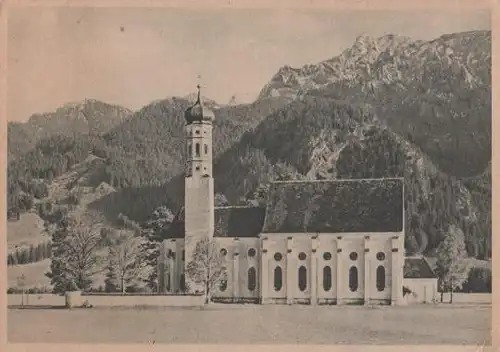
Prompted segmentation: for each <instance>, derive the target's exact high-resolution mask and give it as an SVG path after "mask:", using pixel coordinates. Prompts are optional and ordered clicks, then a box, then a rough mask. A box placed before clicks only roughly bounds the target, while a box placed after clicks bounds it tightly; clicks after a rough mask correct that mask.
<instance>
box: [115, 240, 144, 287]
mask: <svg viewBox="0 0 500 352" xmlns="http://www.w3.org/2000/svg"><path fill="white" fill-rule="evenodd" d="M140 244H141V242H140V239H139V238H138V237H135V236H134V235H133V234H131V233H129V232H127V231H122V232H121V233H120V235H119V236H118V239H117V241H116V244H115V245H114V246H113V247H111V248H110V249H109V255H110V258H109V259H110V260H109V263H110V265H111V268H110V269H111V270H113V271H114V272H115V274H116V278H117V280H118V281H119V287H120V289H121V291H122V293H124V292H125V289H126V284H128V283H130V282H131V281H132V280H133V279H137V278H138V276H139V275H140V272H141V270H142V266H141V265H140V262H139V258H140V254H141V246H140Z"/></svg>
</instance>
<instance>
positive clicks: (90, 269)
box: [64, 218, 102, 290]
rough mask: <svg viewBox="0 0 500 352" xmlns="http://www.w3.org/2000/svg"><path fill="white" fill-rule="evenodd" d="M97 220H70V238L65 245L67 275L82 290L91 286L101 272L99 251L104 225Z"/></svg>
mask: <svg viewBox="0 0 500 352" xmlns="http://www.w3.org/2000/svg"><path fill="white" fill-rule="evenodd" d="M96 220H97V221H95V222H93V223H89V222H87V221H85V219H83V218H73V219H70V226H68V232H69V236H68V237H67V238H66V241H65V245H64V251H65V261H66V268H67V274H68V276H69V278H70V279H71V280H72V281H73V282H74V283H75V284H76V286H77V287H78V288H80V289H82V290H84V289H86V288H88V287H89V286H90V284H91V283H92V277H93V276H94V275H95V274H97V273H98V272H99V268H98V266H99V265H98V264H99V257H98V255H97V249H98V246H99V244H100V241H101V231H100V230H101V227H102V224H101V223H100V221H98V220H99V219H96Z"/></svg>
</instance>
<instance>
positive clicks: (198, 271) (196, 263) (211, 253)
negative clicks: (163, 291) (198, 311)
mask: <svg viewBox="0 0 500 352" xmlns="http://www.w3.org/2000/svg"><path fill="white" fill-rule="evenodd" d="M186 275H187V278H188V279H189V281H192V282H194V283H195V284H196V285H200V286H202V287H203V289H204V291H205V303H206V304H207V303H210V300H211V297H212V294H213V292H214V289H215V288H216V287H217V285H218V284H220V283H221V282H222V281H224V280H227V272H226V269H225V267H224V259H223V256H222V254H221V253H220V249H219V246H218V245H217V242H216V241H215V240H214V239H212V238H203V239H201V240H200V241H198V242H197V243H196V247H195V249H194V252H193V257H192V260H191V261H190V262H189V263H188V265H187V268H186Z"/></svg>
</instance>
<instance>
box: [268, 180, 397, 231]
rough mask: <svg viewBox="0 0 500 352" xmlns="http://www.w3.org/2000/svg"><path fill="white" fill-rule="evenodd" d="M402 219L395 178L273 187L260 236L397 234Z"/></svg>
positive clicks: (302, 182) (288, 182)
mask: <svg viewBox="0 0 500 352" xmlns="http://www.w3.org/2000/svg"><path fill="white" fill-rule="evenodd" d="M403 217H404V214H403V179H400V178H391V179H389V178H386V179H349V180H347V179H346V180H324V181H286V182H275V183H273V184H272V185H271V190H270V192H269V198H268V202H267V213H266V218H265V223H264V228H263V231H262V232H264V233H300V232H328V233H341V232H400V231H402V230H403Z"/></svg>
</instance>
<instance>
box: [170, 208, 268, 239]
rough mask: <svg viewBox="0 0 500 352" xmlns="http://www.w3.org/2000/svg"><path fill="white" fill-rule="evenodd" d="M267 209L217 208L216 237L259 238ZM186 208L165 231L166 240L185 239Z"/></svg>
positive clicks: (215, 215)
mask: <svg viewBox="0 0 500 352" xmlns="http://www.w3.org/2000/svg"><path fill="white" fill-rule="evenodd" d="M265 214H266V209H265V208H260V207H238V206H230V207H216V208H215V209H214V217H215V219H214V237H257V236H258V235H259V234H260V233H261V232H262V225H263V224H264V216H265ZM184 221H185V220H184V208H182V209H181V210H180V211H179V212H178V213H177V215H176V216H175V218H174V221H173V222H172V224H171V225H170V226H169V227H168V229H167V230H166V231H165V233H164V235H163V237H164V238H184V233H185V226H184V224H185V223H184Z"/></svg>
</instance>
